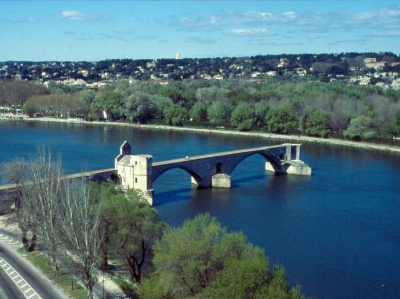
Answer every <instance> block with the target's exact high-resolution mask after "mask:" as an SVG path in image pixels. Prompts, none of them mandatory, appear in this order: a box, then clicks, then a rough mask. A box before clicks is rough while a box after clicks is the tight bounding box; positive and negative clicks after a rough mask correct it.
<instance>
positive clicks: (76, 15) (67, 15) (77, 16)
mask: <svg viewBox="0 0 400 299" xmlns="http://www.w3.org/2000/svg"><path fill="white" fill-rule="evenodd" d="M58 16H59V17H60V18H62V19H67V20H70V21H85V20H92V19H94V18H95V17H94V16H93V15H89V14H85V13H82V12H80V11H76V10H64V11H62V12H61V13H59V15H58Z"/></svg>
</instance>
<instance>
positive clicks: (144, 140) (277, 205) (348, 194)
mask: <svg viewBox="0 0 400 299" xmlns="http://www.w3.org/2000/svg"><path fill="white" fill-rule="evenodd" d="M0 136H1V144H0V163H1V162H5V161H9V160H11V159H13V158H14V157H15V156H20V157H24V158H29V156H30V155H31V154H34V153H35V151H36V149H37V147H38V145H43V146H46V147H50V148H51V150H52V151H53V152H54V153H59V154H60V155H61V156H62V160H63V166H64V169H65V170H66V171H67V172H69V173H73V172H80V171H82V170H94V169H103V168H109V167H113V166H114V158H115V157H116V155H117V154H118V153H119V146H120V145H121V143H122V142H123V141H124V140H126V141H128V142H129V143H130V144H131V146H132V153H133V154H150V155H152V156H153V161H155V162H156V161H162V160H167V159H174V158H182V157H185V156H194V155H200V154H206V153H214V152H223V151H228V150H234V149H242V148H250V147H259V146H263V145H273V144H281V143H282V140H272V139H262V138H259V137H243V136H240V137H239V136H231V135H218V134H211V133H184V132H179V131H163V130H153V129H138V128H136V129H133V128H129V127H116V126H94V125H90V124H67V123H41V122H23V121H1V122H0ZM301 149H302V160H303V161H304V162H306V163H307V164H308V165H310V166H311V167H312V169H313V174H312V176H311V177H302V176H291V175H288V176H275V175H273V174H271V173H268V172H266V171H265V170H264V166H265V159H264V158H262V157H261V156H259V155H255V156H251V157H249V158H247V159H245V160H244V161H243V162H242V163H240V164H239V165H238V167H237V168H236V169H235V171H234V172H233V173H232V188H231V189H217V188H215V189H201V190H197V189H196V188H195V187H194V186H192V185H191V183H190V176H189V174H187V173H186V172H184V171H183V170H176V169H175V170H171V171H168V172H166V173H164V174H163V175H162V176H161V177H160V178H158V179H157V180H156V181H155V182H154V184H153V187H154V189H155V196H154V201H155V203H156V208H157V210H158V213H159V214H160V217H161V218H162V219H163V220H164V221H166V222H167V223H168V224H170V225H173V226H178V225H181V224H182V222H183V221H184V220H185V219H189V218H193V217H194V216H195V215H197V214H199V213H203V212H209V213H210V214H211V215H212V216H215V217H216V218H217V219H218V220H219V221H220V222H221V224H222V225H223V226H226V227H227V228H228V230H230V231H237V230H241V231H243V232H244V233H245V234H246V235H247V237H248V241H249V242H252V243H254V244H255V245H257V246H260V247H262V248H264V250H265V253H266V255H267V256H268V257H269V259H270V261H271V264H276V263H279V264H281V265H283V266H284V267H285V269H286V273H287V278H288V281H289V283H290V284H292V285H294V284H300V285H301V286H302V292H303V293H304V294H305V295H307V296H309V297H314V298H375V299H377V298H386V299H388V298H398V297H399V294H400V283H399V282H400V266H399V261H400V200H399V198H400V197H399V194H400V184H399V182H400V171H399V170H400V156H399V155H395V154H390V153H385V152H378V151H372V150H360V149H356V148H349V147H341V146H332V145H329V146H328V145H324V144H318V143H303V144H302V147H301Z"/></svg>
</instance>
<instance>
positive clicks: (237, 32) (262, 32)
mask: <svg viewBox="0 0 400 299" xmlns="http://www.w3.org/2000/svg"><path fill="white" fill-rule="evenodd" d="M229 34H230V35H232V36H244V37H249V36H267V35H274V34H275V32H273V31H271V30H268V29H233V30H231V31H230V33H229Z"/></svg>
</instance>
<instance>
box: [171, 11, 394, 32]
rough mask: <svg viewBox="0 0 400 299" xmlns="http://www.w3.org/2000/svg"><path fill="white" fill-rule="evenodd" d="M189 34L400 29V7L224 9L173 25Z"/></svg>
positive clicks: (184, 19) (177, 21) (183, 19)
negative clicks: (248, 29)
mask: <svg viewBox="0 0 400 299" xmlns="http://www.w3.org/2000/svg"><path fill="white" fill-rule="evenodd" d="M171 25H172V26H178V27H181V28H183V29H184V30H188V31H215V30H221V29H222V28H223V27H228V26H238V25H246V26H250V25H252V26H260V25H270V26H275V27H276V26H285V28H286V29H289V30H290V29H296V30H299V29H303V30H309V31H314V32H327V31H340V32H342V31H352V30H359V29H369V30H370V29H372V28H377V27H378V28H384V29H385V28H386V29H391V28H400V8H398V7H391V8H385V9H380V10H370V11H364V12H360V13H351V12H348V11H340V8H338V10H336V11H330V12H324V13H320V12H312V11H310V10H304V11H299V12H294V11H286V12H284V13H280V14H277V13H272V12H268V11H258V10H249V11H245V12H240V13H239V12H234V11H231V10H224V11H223V12H222V13H221V14H213V15H210V16H206V17H198V18H194V17H182V18H180V19H179V20H175V21H172V22H171Z"/></svg>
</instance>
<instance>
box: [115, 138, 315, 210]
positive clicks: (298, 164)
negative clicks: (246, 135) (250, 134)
mask: <svg viewBox="0 0 400 299" xmlns="http://www.w3.org/2000/svg"><path fill="white" fill-rule="evenodd" d="M256 154H259V155H261V156H263V157H264V158H265V159H266V160H267V162H266V169H267V170H269V171H274V172H275V173H277V174H299V175H311V168H310V167H309V166H308V165H306V164H304V163H303V162H302V161H301V160H300V144H288V143H286V144H281V145H275V146H264V147H258V148H250V149H242V150H235V151H229V152H223V153H215V154H209V155H201V156H193V157H189V156H187V157H184V158H181V159H175V160H168V161H162V162H155V163H153V162H152V159H153V158H152V156H150V155H132V154H131V146H130V145H129V143H128V142H126V141H125V142H124V143H123V144H122V146H121V148H120V155H119V156H118V157H117V158H116V159H115V168H116V170H117V174H118V177H119V182H120V184H121V185H122V186H123V187H124V188H126V189H128V188H131V189H139V190H141V191H143V192H144V194H145V195H146V196H147V199H148V200H149V202H150V203H152V198H153V193H154V190H153V189H152V184H153V182H154V181H155V180H157V178H158V177H159V176H161V175H162V174H163V173H164V172H166V171H168V170H171V169H174V168H180V169H182V170H184V171H186V172H187V173H189V174H190V176H191V178H192V183H194V184H197V185H198V187H200V188H208V187H219V188H230V187H231V176H230V175H231V173H232V172H233V170H234V169H235V168H236V166H237V165H238V164H239V163H240V162H242V161H243V160H244V159H246V158H247V157H249V156H251V155H256Z"/></svg>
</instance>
